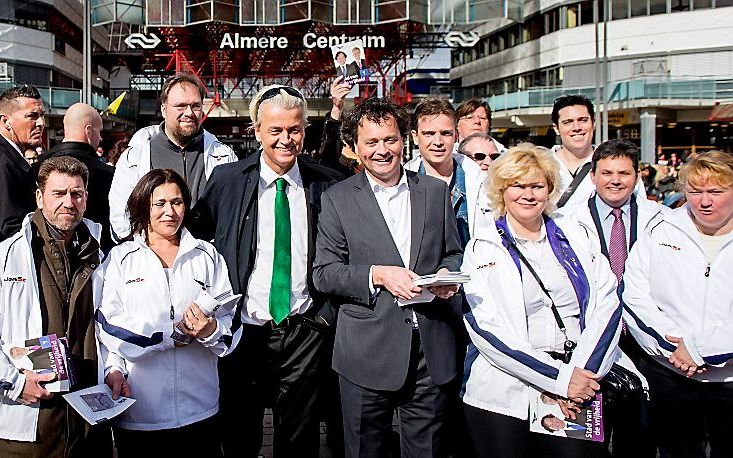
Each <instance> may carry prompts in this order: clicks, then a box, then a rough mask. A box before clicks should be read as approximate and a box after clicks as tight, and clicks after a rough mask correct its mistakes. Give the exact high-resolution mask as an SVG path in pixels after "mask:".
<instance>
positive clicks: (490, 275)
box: [0, 73, 733, 458]
mask: <svg viewBox="0 0 733 458" xmlns="http://www.w3.org/2000/svg"><path fill="white" fill-rule="evenodd" d="M342 80H343V78H340V77H339V78H337V79H336V80H335V81H334V83H333V84H332V86H331V94H332V99H333V106H332V109H331V111H330V112H329V114H328V115H327V118H326V123H325V126H324V131H323V137H322V142H321V148H320V150H319V151H318V152H317V154H315V155H313V156H309V155H306V154H302V150H303V144H304V139H305V135H306V124H307V113H308V106H307V105H308V104H307V100H306V99H305V97H304V96H303V94H302V93H301V92H300V91H299V90H298V89H296V88H293V87H290V86H283V85H272V86H267V87H264V88H262V89H261V90H260V91H259V92H258V93H257V94H256V95H255V96H254V97H253V99H252V101H251V103H250V106H249V110H250V117H251V119H252V122H253V127H254V133H255V137H256V139H257V141H258V143H259V144H260V149H259V151H257V153H255V154H252V155H249V156H247V157H245V158H242V159H238V158H237V157H236V156H235V154H234V152H233V151H232V150H231V148H229V147H228V146H227V145H225V144H224V143H222V142H220V141H219V140H218V139H217V138H216V137H215V136H214V135H212V134H211V133H210V132H208V131H207V130H205V129H204V128H203V127H202V121H203V118H204V116H203V96H204V92H205V91H204V88H203V86H202V85H201V83H200V81H199V80H198V79H197V78H195V77H194V76H192V75H189V74H185V73H181V74H176V75H174V76H172V77H170V78H169V79H168V80H167V81H166V82H165V85H164V86H163V88H162V90H161V113H162V116H163V122H162V123H161V124H160V125H155V126H150V127H145V128H143V129H141V130H139V131H138V132H136V133H135V135H134V136H133V137H132V138H131V139H130V141H129V144H128V145H126V146H125V147H124V148H123V145H119V147H118V146H116V147H115V150H116V151H115V155H116V156H117V158H116V159H115V161H113V162H115V163H114V164H112V165H109V164H106V163H104V162H102V161H100V160H99V156H98V154H97V147H98V146H99V143H100V139H101V131H102V119H101V117H100V115H99V113H97V112H96V111H95V110H94V109H93V108H92V107H90V106H88V105H85V104H81V103H79V104H74V105H72V106H71V107H70V108H69V109H68V110H67V112H66V114H65V116H64V139H63V141H62V142H61V143H59V144H58V145H56V146H55V147H54V148H52V149H51V150H50V151H49V152H47V153H43V154H41V155H40V156H38V157H37V158H36V160H34V161H33V162H31V161H30V160H26V159H27V158H28V156H26V155H25V152H26V151H29V150H35V148H37V147H39V146H40V145H41V141H42V134H43V129H44V115H45V112H44V106H43V101H42V100H41V96H40V94H39V92H38V91H37V90H36V89H35V88H33V87H32V86H27V85H24V86H17V87H13V88H10V89H7V90H6V91H5V92H3V93H2V94H1V95H0V196H2V197H1V198H0V269H1V270H0V344H2V345H1V346H2V351H0V389H2V398H1V399H2V402H1V403H0V456H3V457H5V456H22V457H50V456H64V457H66V456H69V457H78V456H95V457H96V456H112V453H113V448H114V450H115V453H116V456H119V457H122V458H124V457H135V456H169V455H170V456H174V455H195V456H202V457H216V456H226V457H230V456H245V457H256V456H258V454H259V452H260V449H261V447H262V445H263V417H264V413H265V409H267V408H271V409H272V413H273V425H272V426H273V428H274V437H273V452H274V456H276V457H296V456H297V457H301V456H304V457H317V456H319V447H320V430H319V423H320V422H321V421H322V420H325V421H326V423H327V429H328V445H329V447H330V448H331V453H332V456H346V457H389V456H398V455H401V456H405V457H433V456H434V457H442V456H453V457H468V458H472V457H505V456H514V457H535V456H556V457H574V456H577V457H592V456H599V457H601V456H618V457H621V456H623V457H627V456H639V457H655V456H657V454H659V455H660V456H663V457H676V456H680V457H681V456H685V457H689V456H695V457H703V456H706V453H708V450H709V453H710V456H713V457H717V456H720V457H723V456H733V446H731V443H730V442H729V441H728V440H727V437H726V432H727V431H728V429H729V426H728V421H729V419H730V416H731V412H733V396H731V393H732V392H733V391H732V390H733V383H732V382H733V363H730V361H731V360H732V359H733V338H732V337H731V335H733V334H731V333H730V332H729V330H728V329H727V326H728V323H729V320H730V319H732V318H733V305H732V303H731V297H733V289H732V288H733V286H732V283H731V282H730V281H729V277H728V275H730V273H731V266H732V265H733V264H728V263H729V262H732V263H733V242H732V241H733V236H731V232H732V231H733V156H731V155H729V154H727V153H723V152H719V151H710V152H704V153H699V154H695V155H693V156H691V157H690V158H688V159H687V161H686V163H684V164H675V165H674V167H675V170H678V171H679V173H678V175H679V176H677V177H676V179H675V183H676V184H675V187H674V192H676V193H678V194H679V198H678V199H677V200H675V201H674V205H669V206H665V205H662V204H661V203H659V202H657V201H658V200H659V201H661V200H664V199H666V198H667V197H668V196H666V195H664V193H661V194H660V193H659V186H658V183H656V182H655V179H654V178H655V176H654V172H652V170H655V169H654V168H653V167H651V166H649V165H645V164H640V163H639V156H640V154H639V149H638V148H637V147H636V146H635V145H634V144H632V143H630V142H628V141H624V140H619V139H616V140H610V141H608V142H605V143H602V144H600V145H597V146H596V145H593V135H594V131H595V127H596V126H595V112H594V106H593V104H592V103H591V102H590V101H589V100H588V99H587V98H586V97H584V96H580V95H565V96H561V97H559V98H558V99H557V100H556V101H555V103H554V106H553V109H552V115H551V120H552V125H553V128H554V129H555V130H556V132H557V134H558V135H559V136H560V139H561V143H560V145H557V146H556V147H554V148H552V149H547V148H543V147H539V146H535V145H532V144H529V143H524V144H520V145H516V146H513V147H511V148H508V149H507V148H505V147H504V146H503V145H502V144H501V143H499V142H497V141H496V140H495V139H494V138H492V137H491V136H490V135H489V132H490V127H491V110H490V107H489V106H488V104H486V103H485V102H483V101H481V100H467V101H464V102H463V103H461V104H460V105H459V106H458V108H457V109H454V107H453V106H452V105H451V104H450V103H448V102H447V101H445V100H441V99H426V100H424V101H421V102H419V103H418V104H417V105H416V106H415V107H414V110H411V112H410V113H408V111H407V110H406V109H405V107H403V106H400V105H398V104H396V103H395V102H393V101H391V100H389V99H380V98H372V99H367V100H364V101H362V102H360V103H359V104H357V105H356V106H355V107H354V108H353V109H352V110H351V111H349V112H346V113H344V111H343V107H344V97H345V96H346V94H347V93H348V92H349V90H350V85H349V84H345V83H343V82H342ZM408 136H409V137H411V139H412V141H413V143H414V145H415V147H416V151H415V153H414V154H412V155H411V159H409V160H406V157H405V156H406V151H405V149H406V148H405V144H406V140H407V138H408ZM665 166H667V165H665ZM670 191H671V189H670ZM660 195H663V198H662V199H660V198H658V196H660ZM665 203H666V202H665ZM670 207H674V208H670ZM458 271H462V272H464V273H465V274H467V275H468V277H470V278H469V279H467V282H465V283H463V284H459V283H457V282H456V283H454V282H452V281H436V280H435V279H434V278H433V279H431V277H429V276H431V275H436V276H438V277H443V276H448V278H450V276H449V274H450V273H451V272H458ZM418 280H419V281H418ZM418 283H420V284H423V285H425V286H418ZM240 296H241V297H240ZM51 334H56V335H57V336H59V337H61V336H63V337H65V338H66V339H67V341H68V356H69V358H70V360H71V365H72V367H73V369H74V373H75V375H76V376H75V384H74V386H73V387H72V390H76V389H80V388H84V387H89V386H93V385H96V384H99V383H104V384H106V385H107V386H108V387H109V388H110V389H111V391H112V396H113V398H114V399H117V398H118V397H119V396H121V395H122V396H127V397H132V398H134V399H135V400H136V401H135V403H134V404H133V405H132V406H131V407H129V408H128V409H127V410H125V411H124V412H123V413H122V414H121V415H119V416H118V417H116V418H114V419H113V420H111V421H109V422H105V423H102V424H98V425H93V426H90V425H89V424H86V423H85V421H84V420H83V419H82V418H81V417H80V416H79V415H78V414H77V413H76V412H75V411H74V410H73V409H70V408H69V406H68V405H67V404H66V403H65V401H64V400H63V398H62V397H61V396H60V395H59V393H54V392H51V391H49V390H48V389H47V385H46V384H47V383H49V382H50V381H52V380H54V378H55V377H56V374H54V373H36V372H34V371H33V370H27V369H19V368H17V367H16V366H15V365H14V364H13V361H12V360H11V355H10V354H9V353H6V348H10V347H25V346H26V341H27V340H29V339H34V338H39V337H41V336H47V335H51ZM535 400H540V401H541V402H543V403H545V404H552V405H555V406H558V408H559V409H560V411H561V412H562V416H564V417H565V418H564V419H563V418H558V417H556V416H552V418H550V417H551V416H545V417H543V418H542V419H541V422H540V423H541V424H542V427H544V428H545V429H546V432H547V434H540V433H535V432H532V431H531V427H530V423H531V422H532V421H533V418H532V414H531V411H532V405H533V403H534V402H535ZM594 403H597V404H601V405H602V408H603V426H602V429H603V430H604V431H605V434H604V439H603V440H601V441H591V440H579V439H578V437H581V436H583V435H584V433H582V432H578V431H579V430H578V429H577V428H576V429H574V430H572V431H571V430H570V429H569V427H568V426H567V425H569V424H572V421H573V420H575V419H576V416H577V415H579V414H580V412H581V411H582V410H583V409H587V408H589V406H591V405H595V404H594ZM395 415H396V417H395ZM394 418H397V421H398V423H399V436H398V437H399V438H398V440H395V432H394V430H393V419H394ZM566 430H567V431H566ZM588 437H590V436H588Z"/></svg>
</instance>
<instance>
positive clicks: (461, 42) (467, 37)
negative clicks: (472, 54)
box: [443, 30, 481, 48]
mask: <svg viewBox="0 0 733 458" xmlns="http://www.w3.org/2000/svg"><path fill="white" fill-rule="evenodd" d="M480 38H481V37H480V36H479V34H478V33H476V32H474V31H470V32H468V33H464V32H458V31H455V30H454V31H452V32H448V33H447V34H446V35H445V38H443V40H445V42H446V44H447V45H448V46H450V47H451V48H470V47H471V46H473V45H475V44H476V43H478V41H479V39H480Z"/></svg>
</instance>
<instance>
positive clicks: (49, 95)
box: [0, 81, 137, 120]
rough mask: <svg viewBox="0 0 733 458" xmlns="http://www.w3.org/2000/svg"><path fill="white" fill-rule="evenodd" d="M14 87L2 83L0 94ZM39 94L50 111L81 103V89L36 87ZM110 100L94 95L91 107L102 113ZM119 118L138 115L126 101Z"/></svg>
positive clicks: (130, 117) (120, 109)
mask: <svg viewBox="0 0 733 458" xmlns="http://www.w3.org/2000/svg"><path fill="white" fill-rule="evenodd" d="M12 86H14V83H12V82H9V81H5V82H0V92H2V91H4V90H5V89H7V88H9V87H12ZM36 88H37V89H38V92H40V93H41V98H42V99H43V103H44V104H45V106H46V107H47V108H49V109H58V110H65V109H67V108H69V107H70V106H71V105H73V104H75V103H78V102H81V89H71V88H61V87H46V86H36ZM109 103H110V100H109V98H108V97H105V96H103V95H99V94H95V93H92V103H91V105H92V106H93V107H94V108H95V109H97V110H99V111H102V110H104V109H105V108H107V107H108V106H109ZM117 116H119V117H120V118H123V119H131V120H132V119H135V118H136V117H137V114H136V113H135V110H134V109H133V108H132V107H131V106H130V105H129V104H128V103H126V101H123V102H122V105H120V108H119V109H118V110H117Z"/></svg>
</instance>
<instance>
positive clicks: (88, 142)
mask: <svg viewBox="0 0 733 458" xmlns="http://www.w3.org/2000/svg"><path fill="white" fill-rule="evenodd" d="M102 127H103V126H102V117H101V116H100V115H99V113H98V112H97V110H95V109H94V108H92V107H91V106H89V105H87V104H86V103H75V104H73V105H71V106H70V107H69V109H68V110H66V114H65V115H64V139H63V140H62V141H61V143H59V144H58V145H56V146H54V147H53V148H51V150H50V151H49V152H48V153H46V154H43V155H41V156H40V157H39V158H38V163H36V164H34V166H33V171H34V172H35V175H37V174H38V169H39V168H40V166H41V164H42V163H43V161H44V160H46V159H48V158H51V157H57V156H71V157H73V158H76V159H78V160H80V161H81V162H83V163H84V165H86V166H87V168H88V169H89V184H88V185H87V191H88V192H89V198H88V199H87V209H86V211H85V212H84V217H85V218H89V219H90V220H92V221H94V222H95V223H99V224H101V225H102V240H101V242H100V245H101V247H102V251H104V252H105V253H107V252H108V251H109V250H110V249H111V248H112V246H113V245H114V243H113V242H112V237H111V235H110V225H109V189H110V186H111V185H112V177H113V176H114V172H115V169H114V168H113V167H110V166H109V165H107V164H105V163H103V162H102V161H100V160H99V157H98V156H97V152H96V150H97V146H99V143H100V141H101V140H102Z"/></svg>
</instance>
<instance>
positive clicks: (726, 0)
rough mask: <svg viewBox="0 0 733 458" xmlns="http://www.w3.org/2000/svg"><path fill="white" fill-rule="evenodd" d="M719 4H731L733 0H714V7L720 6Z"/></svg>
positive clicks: (732, 4)
mask: <svg viewBox="0 0 733 458" xmlns="http://www.w3.org/2000/svg"><path fill="white" fill-rule="evenodd" d="M721 6H733V0H715V7H716V8H720V7H721Z"/></svg>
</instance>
